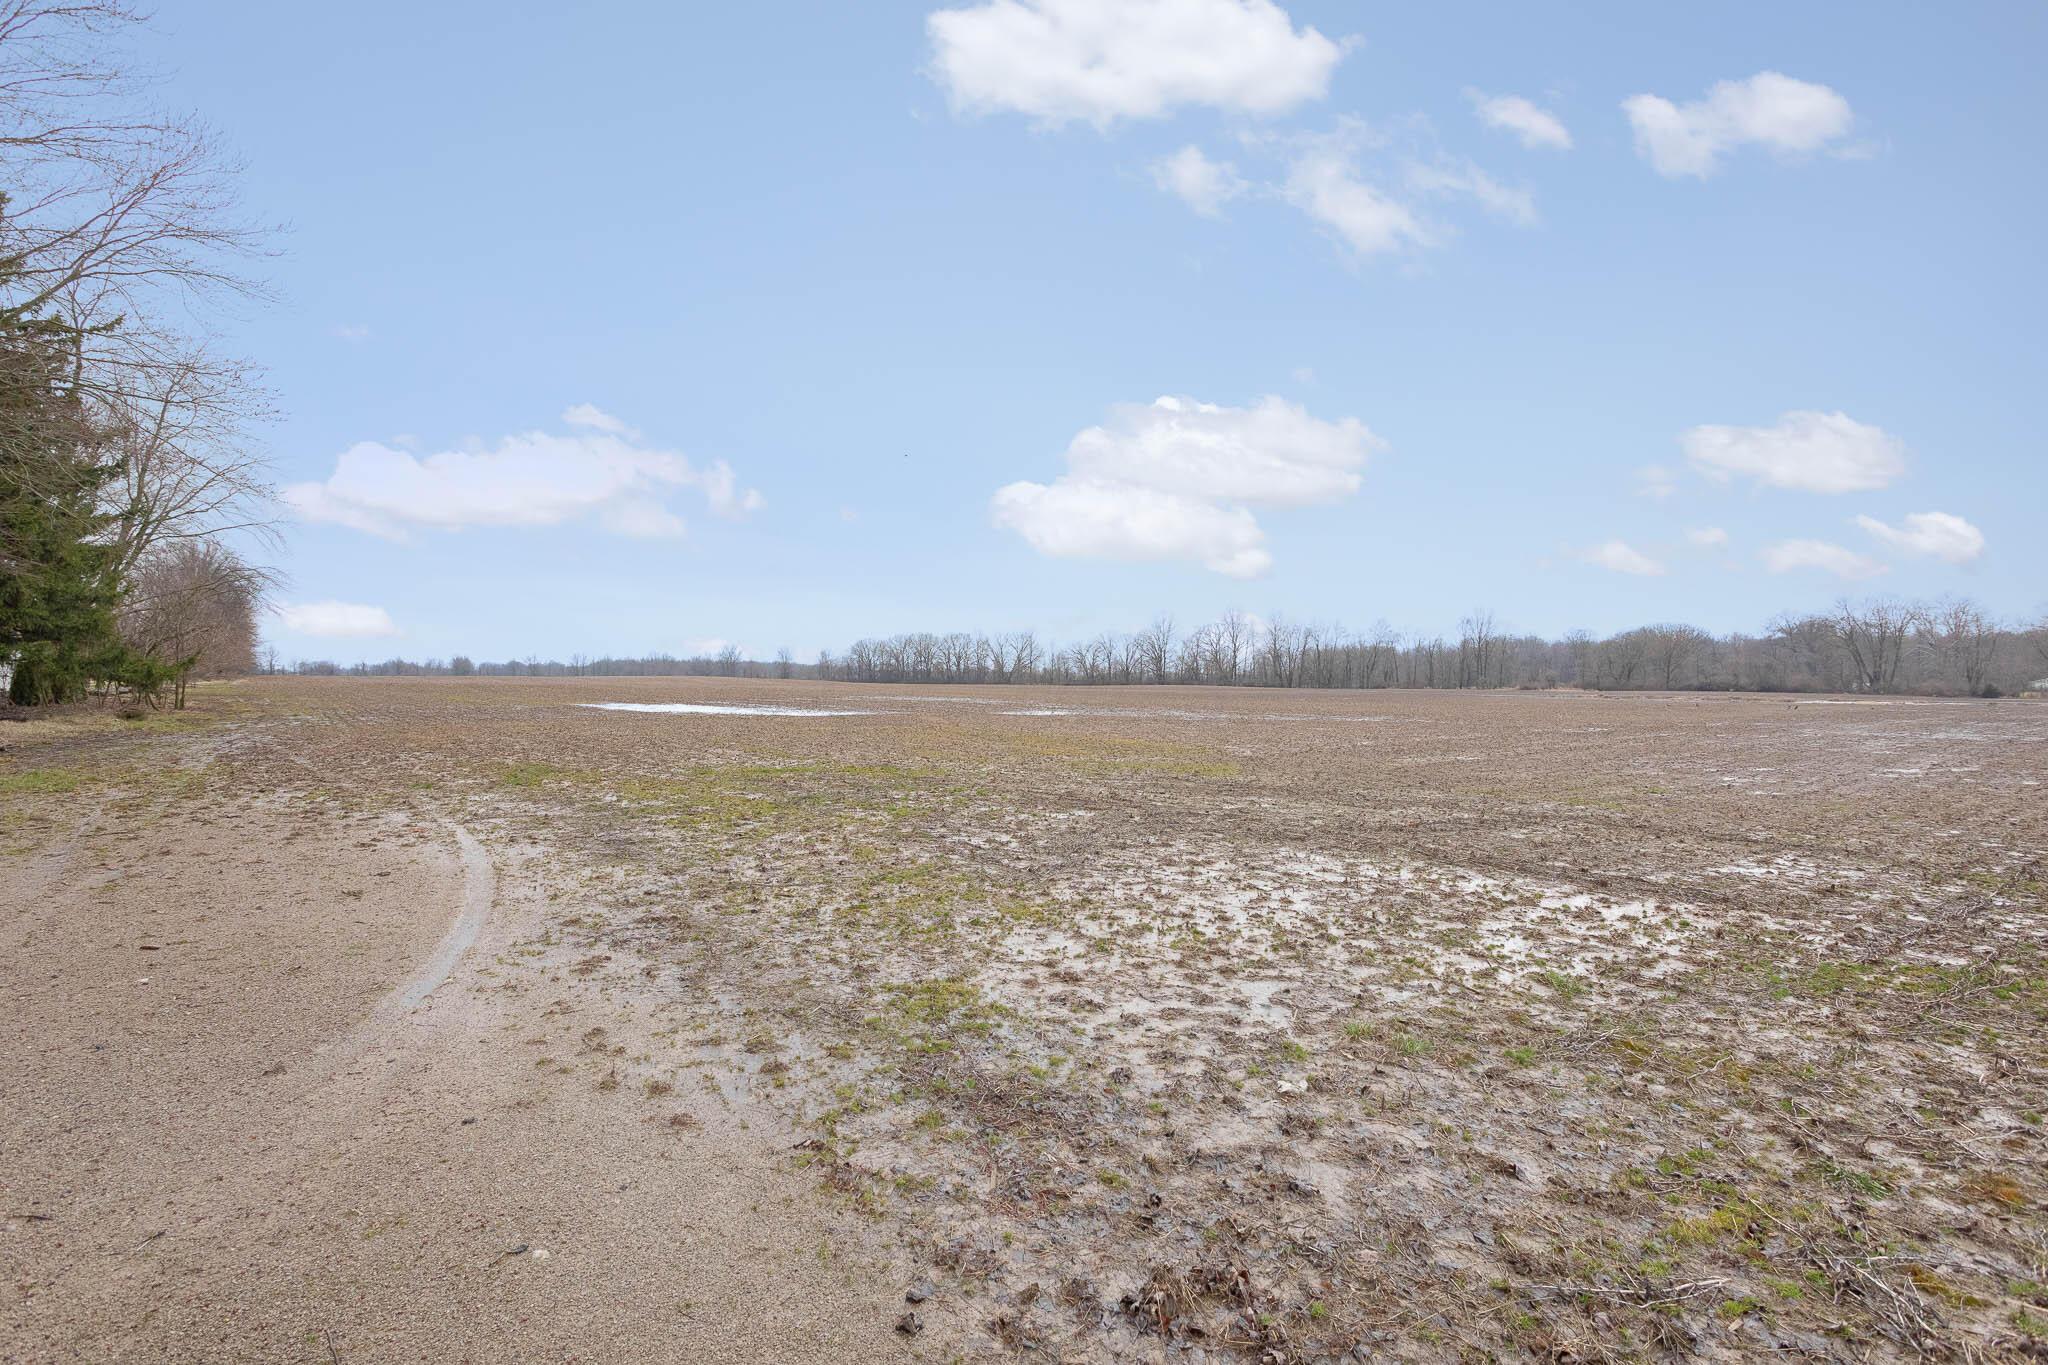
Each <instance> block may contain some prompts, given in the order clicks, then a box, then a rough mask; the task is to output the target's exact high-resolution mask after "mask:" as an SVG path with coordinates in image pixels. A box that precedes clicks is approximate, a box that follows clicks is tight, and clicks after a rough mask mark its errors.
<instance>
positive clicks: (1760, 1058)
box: [0, 679, 2048, 1361]
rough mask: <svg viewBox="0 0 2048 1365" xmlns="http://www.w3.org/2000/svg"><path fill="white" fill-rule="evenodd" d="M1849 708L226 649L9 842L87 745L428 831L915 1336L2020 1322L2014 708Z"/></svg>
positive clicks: (1482, 1341)
mask: <svg viewBox="0 0 2048 1365" xmlns="http://www.w3.org/2000/svg"><path fill="white" fill-rule="evenodd" d="M1836 700H1837V701H1842V700H1851V701H1854V702H1856V703H1857V704H1852V705H1842V704H1832V705H1831V704H1818V703H1816V702H1814V701H1801V700H1796V699H1789V698H1784V697H1775V698H1764V697H1741V696H1736V697H1720V696H1713V697H1694V696H1673V697H1665V696H1649V695H1632V696H1626V697H1622V696H1614V697H1603V696H1589V695H1578V694H1563V693H1558V694H1491V693H1484V694H1464V695H1457V694H1417V693H1362V694H1316V693H1299V692H1291V693H1267V692H1252V691H1246V690H1217V689H1178V688H1166V689H1131V690H1106V689H1104V690H1095V689H1007V688H1006V689H992V688H991V689H952V690H946V689H937V690H932V691H923V690H916V689H904V688H901V687H885V688H859V687H848V686H827V685H810V684H802V683H765V682H759V683H750V682H742V681H723V680H620V679H610V680H569V681H552V680H550V681H539V680H536V681H531V682H527V681H520V680H491V681H489V682H458V681H452V680H331V681H329V680H281V681H276V682H250V683H245V684H238V685H235V686H233V687H230V688H222V689H215V690H211V691H209V692H208V693H206V694H204V696H203V700H202V703H201V707H202V709H201V712H200V714H199V716H198V717H196V718H195V719H194V720H193V721H192V722H191V723H190V724H189V725H187V726H186V727H185V728H183V729H182V730H180V731H178V732H177V733H174V734H164V735H158V736H154V737H151V738H149V739H148V740H147V741H144V740H139V739H135V738H133V737H126V738H124V737H122V736H120V735H119V734H115V735H113V736H111V737H107V736H102V735H100V733H99V732H98V731H91V732H90V733H88V732H87V731H86V730H84V729H82V730H81V731H80V732H79V733H78V734H76V735H73V736H71V737H69V738H63V737H59V738H54V739H44V740H39V741H38V742H37V743H34V744H22V745H15V746H11V747H10V749H9V751H8V752H7V753H6V754H5V755H4V756H0V757H4V759H5V760H6V763H7V764H8V765H9V766H7V767H5V768H0V782H6V783H9V784H11V785H10V786H8V787H7V788H6V790H7V792H8V793H9V797H8V805H7V807H6V814H5V819H6V822H7V823H6V825H5V826H4V828H0V844H5V845H7V846H9V848H10V856H16V857H21V858H30V857H33V856H38V855H37V854H36V852H35V851H36V850H37V849H38V848H40V847H42V845H43V844H44V843H47V841H48V840H49V839H50V838H51V837H54V836H53V835H52V833H51V831H52V830H54V829H56V828H57V824H59V823H61V821H58V820H57V817H56V816H54V815H52V814H51V809H50V808H51V805H52V803H53V802H56V801H58V800H60V797H61V794H58V795H53V793H56V792H57V791H58V789H59V788H61V787H63V785H64V783H65V782H66V781H70V780H73V779H69V778H64V777H61V776H52V774H64V773H73V774H79V775H80V776H78V777H77V778H76V780H77V781H91V782H112V781H116V780H118V779H117V778H115V777H108V776H95V775H94V774H95V772H97V771H98V770H97V769H96V768H95V765H96V764H97V765H100V766H101V767H106V766H107V765H108V764H110V763H111V762H112V760H111V759H110V758H108V757H107V756H108V755H109V754H111V753H113V752H114V751H115V747H116V746H121V745H125V746H127V750H124V752H127V751H132V753H131V757H130V758H129V759H124V760H122V761H123V762H127V763H129V764H130V765H131V767H132V764H133V762H134V761H135V760H134V755H136V754H144V753H146V755H147V756H148V757H147V761H148V762H149V763H156V764H160V763H163V762H167V761H170V760H171V757H172V756H174V755H177V754H180V753H182V754H185V755H186V760H185V761H186V768H185V769H184V771H187V772H188V773H189V774H191V775H190V776H189V777H187V778H184V779H181V780H185V781H189V782H196V783H199V784H201V786H202V788H203V789H205V790H208V791H213V792H218V793H236V794H239V795H244V796H247V795H252V794H262V795H263V796H265V797H266V798H268V799H281V800H286V801H289V802H291V803H294V804H295V805H297V806H300V807H304V806H307V805H313V806H319V807H324V808H328V809H331V810H332V811H334V812H335V813H336V814H337V816H348V817H351V818H355V817H361V816H363V815H365V814H371V815H376V816H378V817H379V818H383V817H389V816H396V817H400V818H403V819H404V820H408V821H413V822H418V823H419V825H420V827H421V828H422V829H426V828H430V827H433V828H439V827H443V826H444V824H445V822H451V821H452V822H455V823H456V824H457V825H458V826H459V827H460V828H461V829H463V830H465V831H467V832H468V833H469V834H470V835H473V836H474V837H475V838H476V839H477V840H479V841H480V842H481V844H482V846H483V847H484V849H485V850H487V851H488V852H489V853H490V854H491V856H492V857H493V859H494V860H495V861H496V862H497V863H498V865H499V874H498V875H499V881H500V884H501V886H502V885H504V884H505V882H506V880H507V878H513V879H516V881H517V884H518V886H519V888H520V889H521V890H522V892H524V893H529V894H532V895H535V896H539V897H543V898H544V899H545V902H546V905H547V911H546V913H545V915H543V916H542V917H541V919H540V921H539V927H538V928H537V929H536V930H535V931H534V932H533V933H532V934H530V935H529V936H528V937H527V938H526V939H524V940H522V941H521V942H520V943H519V944H518V945H517V946H516V947H514V948H512V949H509V950H506V951H504V952H501V953H499V954H498V955H497V956H496V957H495V958H493V959H492V960H491V961H489V962H487V963H477V964H472V968H473V971H474V979H473V980H470V981H467V982H458V983H457V985H458V986H460V987H461V988H463V989H469V990H474V991H479V992H495V993H499V994H503V995H507V996H512V995H517V996H519V997H520V998H522V999H526V1000H530V1001H531V1002H532V1010H533V1018H532V1020H531V1021H530V1025H531V1026H530V1028H528V1029H526V1030H525V1031H523V1032H521V1033H520V1034H519V1041H518V1042H517V1043H516V1044H514V1043H512V1042H511V1041H510V1040H509V1038H508V1043H507V1045H508V1046H513V1045H517V1046H521V1047H527V1048H530V1049H531V1050H533V1051H534V1052H535V1053H536V1066H538V1067H540V1068H542V1069H544V1070H546V1071H547V1072H548V1073H549V1074H550V1075H555V1076H558V1077H560V1078H561V1083H562V1084H565V1085H574V1086H581V1087H587V1088H588V1090H589V1091H590V1092H591V1094H592V1095H593V1097H594V1098H595V1097H599V1096H602V1097H607V1101H608V1102H609V1101H610V1100H613V1099H616V1097H617V1096H618V1095H629V1096H633V1095H637V1096H639V1097H641V1098H642V1101H643V1102H644V1103H646V1104H647V1105H649V1106H650V1107H651V1108H650V1112H653V1110H654V1109H659V1110H660V1112H662V1113H664V1114H667V1113H670V1112H671V1111H674V1112H676V1113H684V1112H686V1111H685V1110H682V1109H677V1105H678V1104H679V1103H680V1102H681V1101H682V1100H684V1099H687V1100H688V1102H689V1106H690V1107H691V1108H689V1109H688V1112H694V1113H696V1114H699V1115H703V1116H715V1117H717V1118H718V1119H719V1120H720V1121H722V1122H727V1123H731V1124H736V1125H741V1126H742V1129H743V1131H745V1132H746V1133H748V1134H751V1135H752V1140H755V1141H758V1142H759V1143H760V1144H762V1145H764V1146H773V1148H774V1149H775V1150H777V1151H780V1152H782V1153H784V1156H783V1157H782V1158H781V1159H783V1160H785V1161H787V1162H789V1163H793V1164H795V1165H798V1166H800V1167H801V1168H802V1169H803V1170H805V1171H806V1172H807V1174H808V1176H809V1178H811V1179H812V1180H814V1181H815V1185H816V1189H817V1191H818V1197H819V1198H820V1199H821V1200H825V1201H830V1202H832V1203H835V1204H838V1205H842V1206H843V1207H845V1208H847V1209H851V1210H854V1211H857V1212H858V1213H859V1214H861V1215H862V1216H864V1217H865V1218H867V1219H869V1220H872V1222H873V1224H874V1225H875V1226H876V1227H878V1228H881V1229H884V1230H886V1231H887V1232H888V1233H889V1234H890V1235H891V1236H892V1237H894V1238H896V1239H898V1241H899V1242H900V1244H901V1245H902V1246H903V1247H904V1248H906V1249H907V1254H908V1256H909V1258H910V1259H909V1263H910V1264H911V1265H913V1266H914V1267H915V1277H916V1278H915V1280H914V1282H913V1283H911V1284H909V1285H906V1290H907V1291H908V1292H909V1295H910V1296H911V1299H912V1302H911V1303H910V1304H909V1305H907V1306H906V1309H905V1312H906V1314H908V1315H909V1316H907V1317H906V1318H905V1321H904V1324H903V1325H904V1328H905V1329H906V1333H913V1334H915V1339H916V1340H918V1341H921V1342H925V1343H928V1344H929V1346H930V1349H931V1351H932V1353H933V1356H934V1358H945V1357H946V1356H949V1355H953V1354H961V1355H965V1356H967V1357H970V1358H979V1357H981V1356H984V1355H986V1356H990V1357H996V1358H1010V1357H1021V1358H1042V1359H1060V1360H1093V1359H1114V1358H1132V1359H1172V1360H1181V1359H1186V1360H1237V1359H1248V1360H1272V1361H1295V1360H1301V1361H1311V1360H1342V1359H1360V1360H1363V1359H1383V1358H1391V1359H1414V1360H1453V1359H1487V1358H1546V1359H1574V1360H1603V1359H1616V1360H1628V1359H1652V1358H1661V1357H1667V1356H1672V1355H1685V1356H1697V1355H1704V1356H1719V1357H1724V1358H1730V1359H1733V1358H1747V1357H1755V1356H1760V1355H1763V1354H1766V1353H1769V1354H1790V1355H1793V1356H1799V1357H1805V1358H1818V1359H1843V1360H1849V1359H1867V1358H1873V1357H1875V1358H1911V1357H1917V1356H1936V1357H1951V1358H1957V1359H1968V1358H1999V1357H2003V1356H2013V1357H2017V1356H2019V1355H2021V1354H2024V1353H2026V1352H2029V1351H2039V1350H2041V1349H2042V1339H2043V1337H2044V1336H2048V1220H2044V1218H2043V1216H2042V1211H2041V1205H2040V1200H2041V1199H2042V1198H2043V1196H2044V1193H2048V1158H2044V1150H2043V1145H2042V1130H2043V1112H2044V1111H2048V1048H2044V1040H2048V906H2044V896H2048V866H2044V849H2048V796H2044V793H2043V791H2042V789H2041V783H2042V782H2043V780H2044V778H2048V707H2044V706H2041V705H2036V704H2030V703H2024V702H1998V703H1949V704H1933V703H1923V702H1907V701H1903V700H1902V701H1898V702H1889V701H1885V700H1882V699H1836ZM592 703H627V704H630V705H632V706H635V707H641V708H652V707H663V706H671V705H676V704H680V705H681V706H683V707H687V708H697V709H686V710H654V709H633V710H622V709H597V708H594V707H593V706H592V705H591V704H592ZM718 708H733V709H718ZM749 708H751V709H749ZM791 710H794V711H798V712H805V711H820V712H842V713H843V712H857V713H865V714H839V715H803V714H800V715H789V714H778V713H777V711H791ZM181 746H182V747H181ZM108 771H109V772H113V771H115V769H114V768H108ZM35 774H44V776H40V777H38V776H35ZM53 822H54V823H53ZM572 992H573V998H574V1000H575V1001H576V1002H577V1003H576V1004H575V1006H574V1007H573V1008H568V1007H564V1008H562V1009H560V1010H559V1011H556V1010H555V1009H554V1008H553V1006H552V1005H551V1004H550V1003H549V1002H555V1001H563V1000H568V999H570V998H571V993H572ZM690 1121H699V1120H694V1119H693V1120H690ZM649 1140H650V1141H658V1140H659V1136H658V1134H651V1135H650V1139H649Z"/></svg>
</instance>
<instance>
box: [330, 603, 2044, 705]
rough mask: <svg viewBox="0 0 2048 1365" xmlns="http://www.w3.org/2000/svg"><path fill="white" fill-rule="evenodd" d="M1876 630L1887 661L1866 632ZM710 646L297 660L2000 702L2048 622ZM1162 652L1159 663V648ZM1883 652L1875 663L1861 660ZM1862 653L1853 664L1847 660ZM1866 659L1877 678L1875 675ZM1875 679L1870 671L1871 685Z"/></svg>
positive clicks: (1166, 627) (405, 669)
mask: <svg viewBox="0 0 2048 1365" xmlns="http://www.w3.org/2000/svg"><path fill="white" fill-rule="evenodd" d="M1879 639H1882V641H1883V648H1882V653H1881V655H1880V654H1879V653H1878V652H1876V650H1875V646H1874V643H1873V642H1874V641H1876V640H1879ZM787 654H788V651H786V650H785V651H782V653H780V654H778V655H777V657H776V659H775V661H774V662H773V663H762V662H758V661H755V660H750V659H747V658H745V657H743V655H742V653H741V651H740V649H739V648H738V647H737V646H735V645H725V646H723V647H722V648H721V649H720V650H719V652H718V654H717V655H716V656H715V657H714V656H706V655H699V656H697V657H693V658H677V657H675V656H673V655H666V654H662V655H653V656H645V657H640V658H602V659H584V658H583V656H581V655H578V656H577V657H576V658H575V659H574V660H573V661H571V662H570V663H568V664H563V663H558V662H554V661H546V662H543V661H541V660H538V659H532V658H529V659H526V660H522V661H509V660H508V661H506V662H503V663H489V662H473V661H472V660H470V659H469V658H467V657H458V658H457V659H455V660H454V661H453V663H452V664H451V663H443V662H442V661H440V660H436V659H429V660H426V661H424V662H418V663H415V662H412V661H410V660H405V659H389V660H386V661H384V662H382V663H364V664H356V665H351V666H348V667H343V666H341V665H338V664H335V663H332V662H329V661H325V660H310V661H309V660H301V661H300V662H298V663H297V664H296V665H294V668H295V669H296V671H299V672H304V673H317V674H336V673H357V674H386V673H396V674H413V673H454V674H457V675H460V676H469V675H471V674H485V675H500V674H511V675H545V676H558V675H563V674H569V673H575V674H579V675H582V674H596V675H605V676H617V677H634V676H674V675H687V674H718V675H722V676H727V677H748V678H770V677H775V678H790V677H803V678H823V679H832V680H837V681H842V682H874V683H945V684H961V683H1084V684H1085V683H1093V684H1113V685H1137V684H1152V683H1182V684H1208V685H1212V686H1241V687H1301V688H1375V687H1421V688H1459V687H1512V688H1547V687H1577V688H1586V689H1593V690H1648V689H1656V690H1662V691H1750V692H1859V691H1864V692H1867V691H1877V690H1885V691H1892V692H1913V693H1920V694H1925V695H1934V696H1980V697H1990V696H2000V695H2005V694H2009V693H2017V692H2021V691H2024V690H2026V689H2027V688H2028V687H2029V686H2030V684H2031V682H2032V681H2033V680H2035V679H2036V678H2038V677H2039V676H2040V673H2041V671H2042V670H2043V668H2044V665H2048V616H2044V617H2043V619H2041V620H2039V621H2037V622H2034V623H2031V624H2025V625H2020V624H2014V625H2000V624H1999V623H1998V622H1996V621H1994V620H1993V619H1992V618H1991V617H1990V616H1988V615H1987V614H1986V613H1984V612H1983V611H1982V610H1981V609H1980V608H1978V607H1977V606H1976V605H1975V604H1974V603H1971V602H1969V601H1967V600H1961V599H1945V600H1943V601H1941V602H1938V603H1934V604H1931V605H1925V604H1918V603H1900V602H1897V601H1894V600H1892V599H1886V598H1879V599H1873V600H1871V601H1868V602H1863V603H1851V602H1841V603H1838V604H1836V606H1835V607H1834V608H1832V609H1831V610H1830V611H1828V612H1827V613H1825V614H1817V615H1809V616H1798V617H1794V616H1784V617H1780V618H1778V619H1777V620H1776V621H1773V622H1772V623H1771V625H1770V626H1769V627H1768V629H1767V630H1766V631H1765V632H1764V633H1763V634H1761V635H1743V634H1735V635H1727V636H1718V637H1717V636H1714V635H1711V634H1709V633H1708V632H1706V631H1704V630H1701V629H1700V628H1698V627H1697V626H1690V625H1685V624H1682V623H1666V624H1660V625H1651V626H1639V627H1637V628H1636V629H1634V630H1625V631H1622V632H1620V633H1619V634H1616V635H1612V636H1609V637H1607V638H1606V639H1598V638H1596V637H1594V636H1593V635H1592V634H1591V633H1590V632H1588V631H1583V630H1577V631H1572V632H1571V633H1570V634H1568V635H1566V636H1564V637H1563V638H1562V639H1558V640H1547V639H1544V638H1542V637H1540V636H1536V635H1517V634H1514V633H1513V632H1511V631H1509V630H1506V629H1504V628H1503V627H1501V626H1500V625H1498V624H1497V623H1496V621H1495V618H1494V616H1493V613H1491V612H1488V611H1479V612H1474V613H1473V614H1472V615H1471V616H1469V617H1467V618H1466V619H1465V621H1464V622H1462V623H1461V627H1460V632H1459V640H1458V642H1457V643H1456V644H1455V645H1454V644H1452V643H1450V642H1449V641H1447V640H1445V639H1444V637H1442V636H1438V635H1421V634H1418V635H1415V636H1412V637H1403V636H1402V635H1401V634H1400V632H1398V631H1396V630H1395V629H1394V628H1393V627H1392V626H1389V625H1388V624H1387V623H1386V622H1385V621H1378V622H1375V623H1374V624H1373V626H1372V627H1371V628H1370V629H1368V630H1366V631H1364V632H1363V633H1355V632H1352V631H1349V630H1346V629H1345V628H1344V627H1343V626H1341V625H1323V624H1297V623H1294V622H1291V621H1288V620H1287V619H1285V618H1284V617H1281V616H1278V615H1276V616H1274V617H1273V618H1272V619H1271V620H1270V621H1264V622H1262V621H1259V620H1258V619H1257V618H1255V617H1252V616H1249V615H1247V614H1246V613H1244V612H1239V611H1232V612H1228V613H1226V614H1225V615H1224V616H1223V617H1221V618H1220V619H1218V620H1217V621H1215V622H1213V623H1211V624H1208V625H1204V626H1198V627H1196V628H1194V629H1192V630H1189V631H1187V632H1185V633H1180V632H1177V631H1176V630H1175V628H1174V627H1173V626H1172V624H1171V621H1170V618H1168V617H1165V616H1160V617H1158V618H1156V619H1155V621H1154V622H1153V624H1152V625H1150V626H1148V627H1145V628H1144V629H1141V630H1139V631H1136V632H1134V633H1132V634H1131V635H1127V636H1125V635H1117V634H1115V633H1113V632H1104V633H1102V634H1100V635H1096V636H1094V637H1093V638H1091V639H1088V640H1085V641H1082V642H1080V643H1077V644H1072V645H1068V646H1066V647H1064V648H1048V647H1045V646H1042V645H1041V644H1040V643H1039V640H1038V637H1037V636H1036V635H1034V634H1032V633H1031V632H1029V631H1016V632H1012V633H1008V634H997V635H978V634H970V633H967V632H963V631H954V632H951V633H948V634H944V635H936V634H932V633H929V632H922V631H920V632H916V633H912V634H908V635H892V636H889V637H887V638H885V639H883V638H872V637H871V638H868V639H863V640H856V641H855V642H854V643H853V644H852V645H851V646H849V647H848V648H847V649H846V650H845V651H844V652H843V653H840V654H833V653H832V652H831V651H829V650H827V651H823V652H821V653H820V654H819V655H818V658H817V662H815V663H810V664H798V663H795V662H794V660H793V659H791V658H789V657H785V656H787ZM1162 656H1163V657H1164V658H1165V660H1166V664H1165V672H1164V675H1163V676H1162V675H1161V672H1160V659H1161V658H1162ZM1880 657H1881V659H1882V663H1881V664H1875V665H1873V664H1872V663H1871V661H1872V660H1873V659H1877V658H1880ZM1859 660H1860V661H1861V662H1859ZM1873 669H1875V672H1873V671H1872V670H1873ZM1873 679H1875V681H1873Z"/></svg>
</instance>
